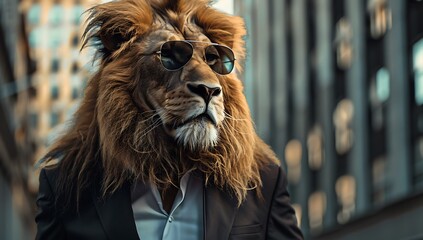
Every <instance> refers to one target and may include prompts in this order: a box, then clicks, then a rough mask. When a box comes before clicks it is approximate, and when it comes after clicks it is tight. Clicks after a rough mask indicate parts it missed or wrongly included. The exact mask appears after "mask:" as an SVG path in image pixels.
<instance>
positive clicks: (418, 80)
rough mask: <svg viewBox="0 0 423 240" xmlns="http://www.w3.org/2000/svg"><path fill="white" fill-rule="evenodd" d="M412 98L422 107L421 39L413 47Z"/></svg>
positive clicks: (422, 63)
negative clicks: (413, 83) (413, 86)
mask: <svg viewBox="0 0 423 240" xmlns="http://www.w3.org/2000/svg"><path fill="white" fill-rule="evenodd" d="M413 67H414V81H415V88H414V91H415V92H414V96H415V101H416V103H417V105H423V39H421V40H420V41H418V42H417V43H416V44H414V46H413Z"/></svg>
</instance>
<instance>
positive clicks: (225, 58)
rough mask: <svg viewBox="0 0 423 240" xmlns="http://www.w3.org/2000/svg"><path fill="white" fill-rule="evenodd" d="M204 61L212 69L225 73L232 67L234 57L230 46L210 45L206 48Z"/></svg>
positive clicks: (229, 71)
mask: <svg viewBox="0 0 423 240" xmlns="http://www.w3.org/2000/svg"><path fill="white" fill-rule="evenodd" d="M206 62H207V64H208V65H209V66H210V68H211V69H213V71H215V72H216V73H219V74H222V75H225V74H229V73H231V72H232V70H233V69H234V62H235V57H234V53H233V52H232V50H231V49H230V48H228V47H225V46H221V45H211V46H208V47H207V48H206Z"/></svg>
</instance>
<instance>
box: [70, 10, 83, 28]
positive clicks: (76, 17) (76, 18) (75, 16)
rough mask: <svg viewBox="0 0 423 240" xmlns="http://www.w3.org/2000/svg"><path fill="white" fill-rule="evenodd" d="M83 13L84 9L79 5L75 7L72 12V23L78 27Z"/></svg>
mask: <svg viewBox="0 0 423 240" xmlns="http://www.w3.org/2000/svg"><path fill="white" fill-rule="evenodd" d="M83 13H84V8H83V7H82V6H81V5H76V6H75V7H74V8H73V11H72V23H73V24H74V25H76V26H79V24H80V23H81V16H82V14H83Z"/></svg>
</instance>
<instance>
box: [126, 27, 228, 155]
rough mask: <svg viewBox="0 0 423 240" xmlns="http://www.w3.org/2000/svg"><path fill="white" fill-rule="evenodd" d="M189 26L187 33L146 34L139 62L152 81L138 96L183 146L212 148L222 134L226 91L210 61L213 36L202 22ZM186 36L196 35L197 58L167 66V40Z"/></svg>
mask: <svg viewBox="0 0 423 240" xmlns="http://www.w3.org/2000/svg"><path fill="white" fill-rule="evenodd" d="M161 28H163V27H162V26H161ZM185 28H186V29H187V31H186V32H185V34H184V35H181V34H178V33H177V32H175V31H174V30H172V29H164V30H160V31H157V32H154V33H152V34H151V35H149V36H147V37H145V38H144V39H143V44H140V45H141V46H140V47H139V49H140V51H141V53H140V54H141V58H142V59H141V60H140V63H139V64H140V69H142V70H141V72H142V73H145V72H147V73H149V76H148V79H149V81H148V82H145V81H144V82H143V81H142V80H141V82H140V83H138V87H137V88H136V91H135V94H134V96H133V97H134V99H135V102H136V103H137V105H138V106H139V107H140V108H141V109H142V110H143V111H153V112H155V113H157V115H158V117H159V118H160V122H161V127H163V128H164V130H165V132H166V133H167V134H168V135H169V136H171V137H172V138H173V139H175V140H176V142H177V143H178V144H179V145H182V146H184V147H186V148H189V149H191V150H199V149H207V148H209V147H213V146H215V145H216V143H217V142H218V139H219V129H220V128H221V125H222V122H223V121H224V118H225V114H224V111H225V107H224V97H223V96H224V94H225V93H224V92H223V90H222V86H221V82H220V79H219V78H220V76H219V75H218V74H217V73H215V72H214V71H213V70H212V69H211V68H210V66H209V64H208V62H207V61H205V49H206V47H208V46H210V44H211V41H210V39H208V38H207V37H206V36H205V35H204V34H202V33H201V32H200V29H199V28H198V27H197V26H194V25H192V24H186V25H185ZM189 30H191V31H189ZM185 39H190V40H193V42H192V46H193V49H194V52H193V55H192V58H191V59H190V60H189V61H188V63H187V64H186V65H185V66H184V67H183V68H181V69H179V70H176V71H169V70H167V69H166V68H165V67H164V66H163V65H162V64H161V61H163V59H160V56H159V55H158V54H155V53H156V52H157V51H158V50H159V49H160V46H161V45H162V44H163V43H164V42H166V41H176V40H185ZM142 52H144V53H142ZM151 53H152V54H151Z"/></svg>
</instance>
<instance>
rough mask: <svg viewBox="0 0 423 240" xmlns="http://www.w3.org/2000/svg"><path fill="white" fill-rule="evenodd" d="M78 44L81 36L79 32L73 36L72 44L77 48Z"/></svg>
mask: <svg viewBox="0 0 423 240" xmlns="http://www.w3.org/2000/svg"><path fill="white" fill-rule="evenodd" d="M78 44H79V36H78V34H75V35H74V36H73V38H72V46H73V47H75V48H76V47H78Z"/></svg>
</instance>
